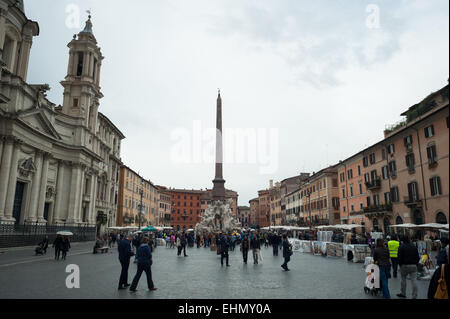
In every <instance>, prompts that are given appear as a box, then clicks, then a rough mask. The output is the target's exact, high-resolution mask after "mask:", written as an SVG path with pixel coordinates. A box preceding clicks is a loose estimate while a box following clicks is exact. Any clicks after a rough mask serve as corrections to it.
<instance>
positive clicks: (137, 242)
mask: <svg viewBox="0 0 450 319" xmlns="http://www.w3.org/2000/svg"><path fill="white" fill-rule="evenodd" d="M141 240H142V239H141V234H138V235H137V236H135V237H134V239H133V241H132V244H133V246H134V249H135V251H136V257H135V258H134V263H137V251H138V249H139V246H140V245H141Z"/></svg>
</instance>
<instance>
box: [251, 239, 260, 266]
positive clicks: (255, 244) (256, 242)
mask: <svg viewBox="0 0 450 319" xmlns="http://www.w3.org/2000/svg"><path fill="white" fill-rule="evenodd" d="M250 248H251V250H252V252H253V264H258V257H259V250H260V249H261V241H260V239H259V238H258V236H257V235H255V234H253V236H252V239H251V240H250Z"/></svg>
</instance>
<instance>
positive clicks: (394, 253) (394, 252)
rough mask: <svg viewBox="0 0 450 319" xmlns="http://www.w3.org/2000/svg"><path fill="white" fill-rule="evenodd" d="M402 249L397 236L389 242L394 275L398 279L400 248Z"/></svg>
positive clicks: (393, 236)
mask: <svg viewBox="0 0 450 319" xmlns="http://www.w3.org/2000/svg"><path fill="white" fill-rule="evenodd" d="M399 247H400V242H399V241H398V238H397V235H396V234H394V235H392V239H391V240H390V241H388V249H389V257H390V258H391V263H392V275H393V277H394V278H397V268H398V248H399Z"/></svg>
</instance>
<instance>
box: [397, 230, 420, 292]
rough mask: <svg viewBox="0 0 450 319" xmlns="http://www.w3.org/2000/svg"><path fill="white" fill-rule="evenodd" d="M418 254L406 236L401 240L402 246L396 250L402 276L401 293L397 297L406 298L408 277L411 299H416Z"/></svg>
mask: <svg viewBox="0 0 450 319" xmlns="http://www.w3.org/2000/svg"><path fill="white" fill-rule="evenodd" d="M419 260H420V258H419V253H418V251H417V248H416V247H415V246H414V245H413V244H412V243H411V242H410V240H409V238H408V237H407V236H404V237H403V239H402V244H401V245H400V247H399V249H398V264H399V266H400V274H401V276H402V284H401V292H400V293H399V294H397V297H400V298H406V276H408V275H410V278H411V282H412V286H413V293H412V298H413V299H416V298H417V284H416V280H417V264H418V263H419Z"/></svg>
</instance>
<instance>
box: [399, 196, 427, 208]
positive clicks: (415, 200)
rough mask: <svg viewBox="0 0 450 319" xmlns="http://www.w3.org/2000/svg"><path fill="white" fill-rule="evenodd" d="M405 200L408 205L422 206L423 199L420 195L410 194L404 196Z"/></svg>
mask: <svg viewBox="0 0 450 319" xmlns="http://www.w3.org/2000/svg"><path fill="white" fill-rule="evenodd" d="M403 202H404V203H405V205H406V206H408V207H413V206H418V207H421V206H422V200H421V199H419V196H416V197H409V196H408V197H403Z"/></svg>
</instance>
